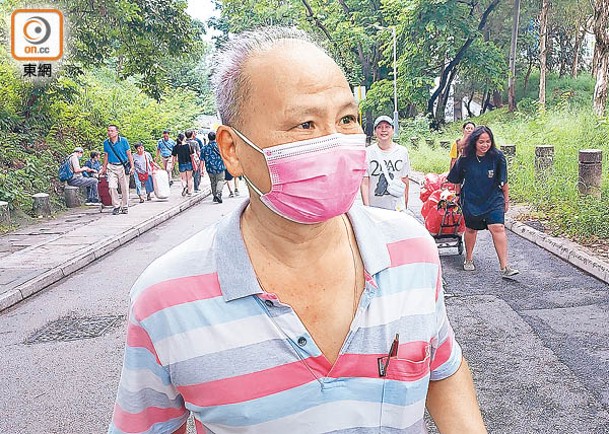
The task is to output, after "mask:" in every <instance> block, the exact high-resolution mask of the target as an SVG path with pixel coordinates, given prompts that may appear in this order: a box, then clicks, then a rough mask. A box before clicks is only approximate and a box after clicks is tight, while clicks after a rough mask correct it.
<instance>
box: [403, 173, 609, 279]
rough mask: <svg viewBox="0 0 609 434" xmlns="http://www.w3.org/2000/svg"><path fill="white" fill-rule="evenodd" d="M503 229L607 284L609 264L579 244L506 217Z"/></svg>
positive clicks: (417, 178)
mask: <svg viewBox="0 0 609 434" xmlns="http://www.w3.org/2000/svg"><path fill="white" fill-rule="evenodd" d="M410 179H411V180H412V181H413V182H416V183H417V184H419V185H423V182H424V181H425V177H424V175H423V174H422V173H420V172H415V173H413V176H412V177H411V178H410ZM505 227H506V228H507V229H509V230H510V231H512V232H513V233H515V234H516V235H518V236H520V237H522V238H524V239H525V240H528V241H530V242H532V243H534V244H536V245H538V246H539V247H541V248H542V249H544V250H546V251H548V252H550V253H552V254H553V255H555V256H558V257H559V258H561V259H562V260H564V261H566V262H568V263H570V264H571V265H574V266H575V267H577V268H579V269H580V270H583V271H585V272H586V273H588V274H591V275H592V276H594V277H596V278H597V279H599V280H601V281H603V282H605V283H609V263H607V262H604V261H602V260H600V259H598V258H596V257H594V256H592V255H590V254H589V253H586V252H585V251H584V249H583V247H582V246H580V245H579V244H577V243H575V242H573V241H571V240H567V239H564V238H559V237H553V236H551V235H548V234H546V233H544V232H541V231H538V230H537V229H534V228H532V227H530V226H528V225H525V224H524V223H521V222H519V221H516V220H514V219H511V218H510V217H507V216H506V217H505Z"/></svg>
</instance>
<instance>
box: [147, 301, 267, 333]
mask: <svg viewBox="0 0 609 434" xmlns="http://www.w3.org/2000/svg"><path fill="white" fill-rule="evenodd" d="M263 315H265V313H264V311H263V310H262V309H261V308H260V306H259V305H258V303H256V301H255V300H254V299H253V298H252V297H246V298H243V299H239V300H234V301H231V302H230V306H228V305H227V303H226V301H224V298H223V297H221V296H220V297H214V298H208V299H205V300H198V301H193V302H189V303H182V304H178V305H175V306H171V307H168V308H165V309H162V310H160V311H158V312H155V313H154V314H153V315H150V316H149V317H148V318H146V319H144V320H142V321H141V322H142V325H143V326H144V327H145V328H146V330H147V331H148V333H149V334H150V338H151V339H152V341H153V342H158V341H159V340H161V339H165V338H167V337H170V336H173V335H177V334H179V333H184V332H187V331H190V330H195V329H199V328H205V327H210V326H214V325H218V324H226V323H229V322H233V321H238V320H241V319H245V318H248V317H255V316H263ZM206 345H209V343H207V344H206Z"/></svg>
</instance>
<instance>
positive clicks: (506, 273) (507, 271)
mask: <svg viewBox="0 0 609 434" xmlns="http://www.w3.org/2000/svg"><path fill="white" fill-rule="evenodd" d="M519 273H520V271H518V270H516V269H515V268H511V267H510V266H509V265H506V266H505V268H503V269H500V270H499V275H500V276H501V277H512V276H515V275H517V274H519Z"/></svg>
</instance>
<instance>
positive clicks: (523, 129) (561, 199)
mask: <svg viewBox="0 0 609 434" xmlns="http://www.w3.org/2000/svg"><path fill="white" fill-rule="evenodd" d="M562 94H569V93H568V92H566V91H565V92H563V93H561V95H562ZM578 98H582V97H581V95H579V94H578ZM589 106H591V103H589V104H588V107H586V106H581V105H580V104H579V103H577V104H576V103H572V102H569V101H566V102H564V101H563V102H562V103H561V101H560V99H559V101H558V103H557V104H556V105H555V106H554V107H553V108H550V109H549V110H548V111H547V112H546V113H545V114H537V113H534V112H533V113H531V112H530V111H528V112H527V111H526V110H523V111H520V112H517V113H508V112H507V111H506V110H505V109H501V110H495V111H493V112H489V113H487V114H485V115H483V116H480V117H478V118H474V119H473V120H474V122H476V124H478V125H481V124H482V125H487V126H489V127H490V128H491V129H492V131H493V133H494V135H495V141H496V143H497V145H498V146H501V145H502V144H515V145H516V157H515V158H514V159H513V161H511V162H510V164H509V183H510V193H511V194H510V196H511V197H512V198H513V200H514V201H515V202H519V203H528V204H530V205H531V206H532V207H533V209H534V210H535V211H536V212H538V213H539V215H540V216H543V218H545V219H547V220H548V221H549V222H550V227H551V228H553V232H554V233H555V234H556V235H566V236H569V237H571V238H574V239H580V240H594V239H597V238H603V239H609V224H608V223H609V207H607V204H606V202H604V201H603V199H596V198H592V197H581V196H580V195H579V192H578V189H577V182H578V172H579V162H578V152H579V150H580V149H590V148H594V149H601V150H602V151H603V177H602V186H601V192H602V197H603V198H604V199H605V200H606V199H607V198H608V197H609V161H608V158H609V157H608V155H609V119H607V118H604V119H598V118H597V117H595V116H594V115H593V114H592V112H591V107H589ZM421 122H422V121H421V120H417V121H414V122H406V123H405V126H404V128H403V129H402V133H401V134H400V139H399V141H400V142H401V143H402V144H404V145H407V146H408V148H409V153H410V158H411V165H412V167H413V168H414V169H415V170H418V171H421V172H424V173H429V172H434V173H441V172H445V171H446V170H448V167H449V161H450V159H449V156H448V150H446V149H443V148H440V147H439V146H438V143H439V142H440V140H450V141H451V142H452V141H454V140H455V139H456V138H457V137H460V135H461V133H460V130H461V123H454V124H450V125H448V126H447V127H446V128H445V129H444V130H443V131H441V132H437V133H436V132H433V133H432V132H429V130H422V129H421V127H420V125H419V124H420V123H421ZM411 135H417V136H419V137H421V138H431V139H434V141H435V143H436V147H435V148H430V147H429V146H427V145H426V144H425V142H424V140H420V144H419V148H418V149H413V147H412V145H411V143H410V136H411ZM545 144H549V145H554V165H553V168H552V170H551V172H550V173H549V174H548V175H547V176H546V177H544V178H540V177H538V176H536V175H535V171H534V162H535V147H536V146H537V145H545Z"/></svg>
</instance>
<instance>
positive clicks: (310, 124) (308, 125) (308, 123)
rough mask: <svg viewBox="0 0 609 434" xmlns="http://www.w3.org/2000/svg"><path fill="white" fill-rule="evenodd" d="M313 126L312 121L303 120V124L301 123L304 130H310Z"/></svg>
mask: <svg viewBox="0 0 609 434" xmlns="http://www.w3.org/2000/svg"><path fill="white" fill-rule="evenodd" d="M312 126H313V122H310V121H308V122H303V123H302V124H300V127H301V128H302V129H303V130H310V129H311V127H312Z"/></svg>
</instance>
